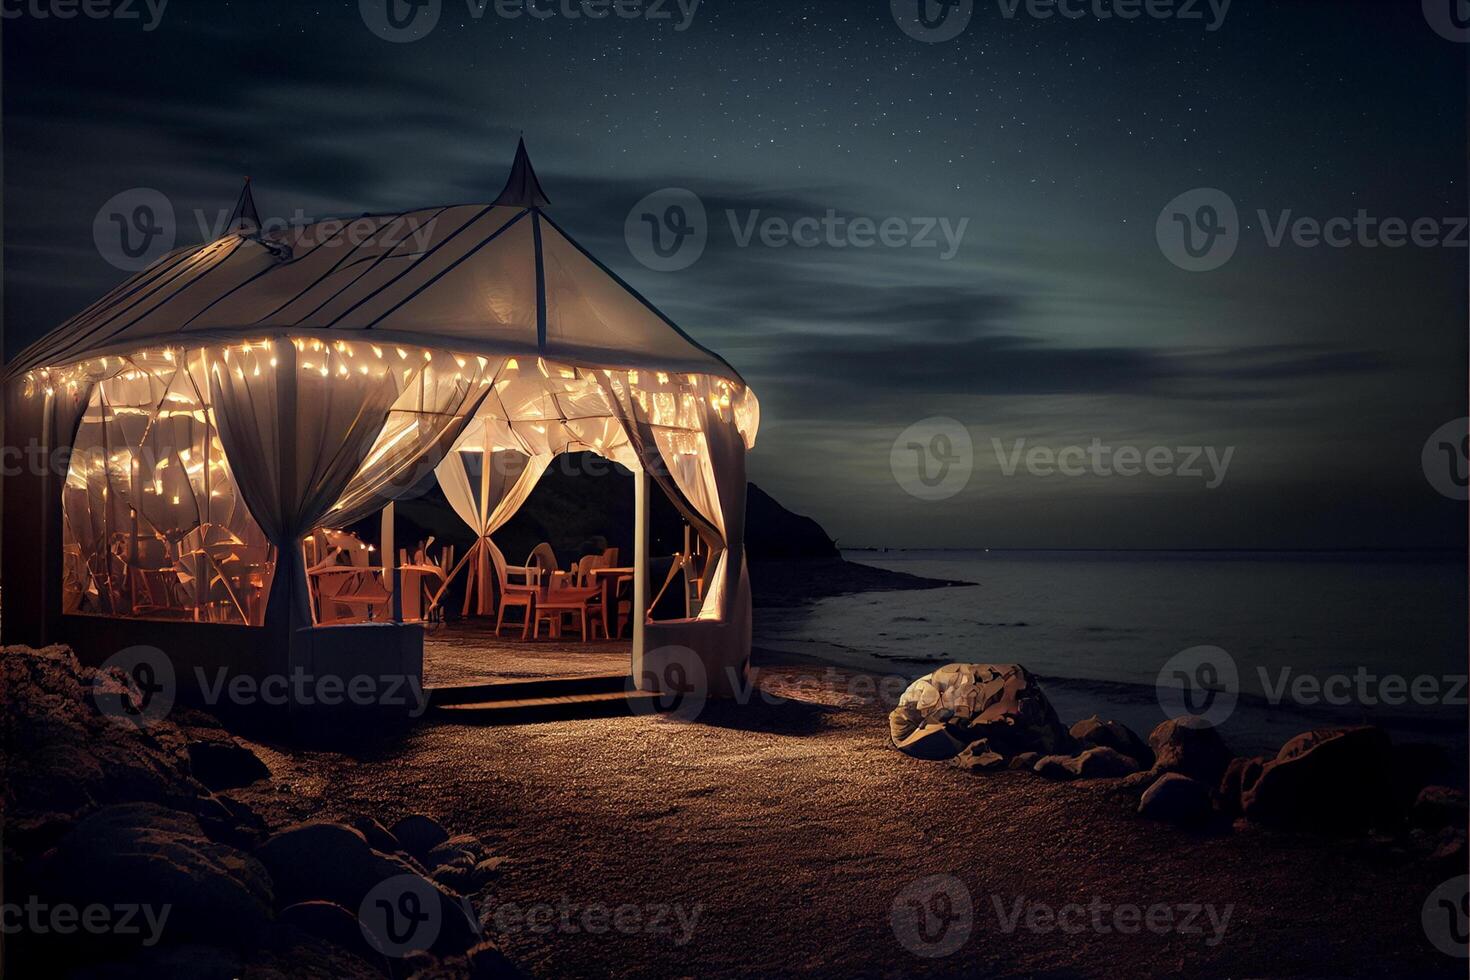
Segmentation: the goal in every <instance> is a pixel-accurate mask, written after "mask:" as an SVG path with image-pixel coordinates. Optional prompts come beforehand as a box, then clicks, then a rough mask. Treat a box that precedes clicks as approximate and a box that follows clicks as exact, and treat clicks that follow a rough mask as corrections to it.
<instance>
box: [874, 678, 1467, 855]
mask: <svg viewBox="0 0 1470 980" xmlns="http://www.w3.org/2000/svg"><path fill="white" fill-rule="evenodd" d="M888 722H889V733H890V737H891V739H892V743H893V745H894V747H895V748H897V749H898V750H899V751H901V752H903V753H905V754H907V755H910V756H914V757H915V758H919V759H929V760H936V761H940V760H948V761H949V762H950V763H951V764H952V765H954V766H957V767H958V768H961V769H964V770H966V771H969V772H977V773H980V772H991V771H998V770H1016V769H1019V770H1024V771H1031V772H1034V773H1036V774H1037V775H1039V776H1042V777H1045V778H1047V779H1053V780H1067V781H1070V780H1077V779H1106V780H1115V781H1116V786H1117V788H1118V789H1119V790H1120V791H1122V792H1125V793H1128V794H1131V795H1133V796H1136V797H1137V799H1138V813H1139V814H1140V815H1142V816H1144V817H1148V818H1152V819H1156V820H1164V821H1168V822H1171V823H1176V824H1181V825H1184V826H1191V827H1204V826H1208V825H1215V826H1217V827H1219V826H1233V824H1234V822H1237V821H1239V822H1243V823H1250V824H1257V825H1260V826H1263V827H1269V828H1274V829H1279V830H1292V831H1308V832H1322V833H1352V832H1379V833H1385V834H1391V835H1399V836H1403V837H1405V838H1406V839H1411V840H1412V841H1413V842H1414V843H1415V844H1417V845H1418V846H1419V847H1420V848H1421V850H1423V851H1424V852H1425V853H1426V854H1428V856H1429V858H1430V860H1432V861H1435V862H1439V863H1442V864H1444V865H1445V866H1446V867H1458V866H1460V865H1463V864H1464V861H1465V857H1466V846H1465V829H1466V817H1467V806H1466V795H1465V793H1464V792H1462V791H1461V790H1459V789H1456V788H1453V787H1452V786H1448V785H1444V783H1445V782H1448V781H1449V780H1450V779H1452V778H1453V776H1452V773H1451V771H1450V762H1449V757H1448V755H1447V754H1446V753H1445V752H1444V751H1443V750H1441V749H1439V748H1438V747H1436V746H1432V745H1427V744H1411V745H1394V744H1393V743H1392V741H1391V740H1390V739H1389V736H1388V735H1387V733H1385V732H1384V731H1383V730H1382V729H1380V728H1376V727H1373V726H1355V727H1347V728H1325V729H1317V730H1313V731H1308V732H1303V733H1302V734H1300V735H1298V736H1296V737H1295V738H1292V739H1290V740H1289V741H1288V742H1286V744H1285V745H1283V746H1282V747H1281V749H1280V751H1279V752H1277V753H1276V754H1275V755H1274V756H1264V755H1258V756H1251V757H1240V756H1236V755H1235V753H1234V752H1232V751H1231V750H1230V748H1229V746H1228V745H1226V743H1225V740H1224V738H1223V737H1221V735H1220V733H1219V731H1218V730H1217V729H1216V728H1215V727H1214V726H1213V725H1212V724H1211V723H1210V722H1209V721H1208V720H1207V719H1206V718H1204V717H1201V716H1199V715H1183V716H1180V717H1178V718H1174V719H1170V720H1166V721H1164V722H1161V723H1160V724H1159V725H1158V726H1157V727H1156V728H1154V730H1153V731H1152V732H1150V733H1149V736H1148V738H1147V740H1144V739H1142V738H1140V737H1139V736H1138V735H1137V734H1136V733H1134V732H1133V731H1132V730H1130V729H1129V728H1128V727H1127V726H1125V725H1123V724H1121V723H1119V722H1116V721H1111V720H1104V719H1102V718H1100V717H1098V716H1096V715H1094V716H1093V717H1091V718H1087V719H1084V720H1082V721H1079V722H1077V723H1076V724H1074V725H1072V726H1070V728H1069V727H1067V726H1065V725H1063V723H1062V722H1061V720H1060V719H1059V718H1058V716H1057V712H1056V711H1055V709H1054V708H1053V707H1052V705H1051V703H1050V702H1049V701H1048V700H1047V698H1046V695H1045V694H1044V693H1043V692H1042V689H1041V686H1040V684H1039V683H1038V682H1037V679H1036V677H1035V676H1034V675H1033V674H1031V673H1030V672H1029V671H1027V670H1026V668H1024V667H1022V666H1020V665H1019V664H950V665H948V666H945V667H941V668H940V669H939V670H936V671H934V672H933V673H930V674H926V675H924V676H923V677H920V678H918V679H917V680H915V681H914V682H913V683H912V684H911V685H910V686H909V687H908V689H907V690H906V691H905V692H904V694H903V695H902V697H900V699H899V702H898V706H897V707H895V708H894V709H893V711H892V712H890V714H889V718H888Z"/></svg>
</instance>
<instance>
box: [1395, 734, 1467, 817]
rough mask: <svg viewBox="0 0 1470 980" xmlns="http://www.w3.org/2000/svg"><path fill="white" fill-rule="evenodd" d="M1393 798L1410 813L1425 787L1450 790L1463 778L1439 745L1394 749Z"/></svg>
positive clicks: (1412, 744)
mask: <svg viewBox="0 0 1470 980" xmlns="http://www.w3.org/2000/svg"><path fill="white" fill-rule="evenodd" d="M1391 769H1392V772H1393V783H1394V795H1395V798H1396V799H1397V800H1398V802H1399V804H1400V806H1401V807H1402V808H1403V809H1404V810H1410V809H1412V808H1413V806H1414V801H1415V800H1416V799H1418V798H1419V791H1420V790H1422V789H1423V788H1424V787H1426V786H1449V785H1453V784H1454V783H1456V782H1458V781H1459V780H1461V779H1463V778H1464V773H1462V772H1459V771H1457V770H1456V768H1455V765H1454V763H1453V762H1452V761H1451V760H1450V755H1449V753H1448V752H1446V751H1445V749H1444V747H1443V746H1441V745H1434V744H1431V743H1428V742H1406V743H1404V744H1403V745H1395V746H1394V747H1393V763H1392V766H1391Z"/></svg>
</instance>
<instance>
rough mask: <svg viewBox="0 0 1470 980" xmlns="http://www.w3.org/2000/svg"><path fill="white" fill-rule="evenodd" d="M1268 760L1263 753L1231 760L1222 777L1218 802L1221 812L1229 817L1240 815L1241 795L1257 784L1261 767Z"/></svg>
mask: <svg viewBox="0 0 1470 980" xmlns="http://www.w3.org/2000/svg"><path fill="white" fill-rule="evenodd" d="M1266 761H1267V760H1266V757H1265V756H1261V755H1257V756H1252V757H1251V758H1249V759H1246V758H1240V757H1236V758H1234V759H1231V760H1230V764H1229V765H1228V766H1226V767H1225V775H1223V776H1221V777H1220V795H1219V799H1218V800H1217V801H1216V802H1217V803H1218V804H1219V807H1220V812H1221V813H1223V814H1225V815H1226V816H1227V817H1238V816H1240V814H1241V809H1240V798H1241V795H1242V794H1243V793H1244V792H1245V791H1246V790H1248V789H1250V788H1251V787H1253V786H1255V784H1256V780H1258V779H1260V778H1261V769H1262V768H1263V767H1264V766H1265V764H1266Z"/></svg>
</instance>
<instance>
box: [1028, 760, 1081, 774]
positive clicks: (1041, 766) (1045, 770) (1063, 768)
mask: <svg viewBox="0 0 1470 980" xmlns="http://www.w3.org/2000/svg"><path fill="white" fill-rule="evenodd" d="M1031 768H1032V771H1033V772H1035V773H1036V774H1037V775H1038V776H1045V777H1046V778H1047V779H1076V778H1077V760H1076V759H1075V758H1073V757H1072V756H1070V755H1044V756H1042V757H1041V758H1039V759H1037V760H1036V765H1034V766H1032V767H1031Z"/></svg>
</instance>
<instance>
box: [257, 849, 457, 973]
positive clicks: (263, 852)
mask: <svg viewBox="0 0 1470 980" xmlns="http://www.w3.org/2000/svg"><path fill="white" fill-rule="evenodd" d="M256 854H257V855H258V856H259V858H260V860H261V862H262V863H264V864H265V866H266V867H267V868H268V869H270V872H271V876H272V878H274V879H275V882H276V891H277V894H278V895H279V896H280V900H281V902H282V904H292V905H294V904H297V903H302V902H309V901H325V902H331V903H334V904H336V905H340V906H342V907H343V908H345V909H349V910H351V909H361V907H362V905H363V902H364V899H366V898H367V897H368V895H369V893H370V892H373V891H374V889H377V888H379V886H380V885H383V884H384V883H385V882H388V881H390V880H393V879H399V878H403V879H405V880H407V879H416V880H418V881H421V882H423V883H424V884H425V885H426V887H424V888H422V889H420V890H421V891H423V893H424V894H432V895H433V897H434V900H435V901H436V902H437V903H438V906H439V907H438V909H437V911H435V912H434V913H433V914H435V915H436V916H437V921H438V924H439V925H438V928H439V935H438V938H437V940H436V941H435V943H434V945H433V949H434V950H435V951H436V952H444V951H458V950H463V949H465V948H466V947H468V946H469V945H470V944H471V943H472V942H474V940H475V936H476V928H475V926H474V924H472V923H471V922H470V920H469V917H468V916H467V914H466V912H465V907H464V905H463V904H462V902H461V899H460V897H459V896H458V895H454V894H451V893H450V892H449V891H447V890H446V889H445V888H443V887H442V886H441V885H439V884H437V883H435V882H433V881H431V880H430V879H426V878H424V876H423V875H421V874H419V872H418V870H417V869H416V868H415V867H414V866H413V865H412V864H410V863H409V862H407V861H405V860H403V859H402V858H399V857H396V856H393V855H388V854H382V853H379V852H378V851H375V850H373V849H372V848H370V847H368V844H367V839H366V838H365V837H363V835H362V834H361V833H359V832H358V831H356V830H354V829H353V828H351V827H348V826H347V825H346V824H340V823H307V824H298V825H297V826H295V827H291V828H289V829H287V830H283V831H281V832H280V833H278V834H276V835H275V836H273V837H272V838H271V839H270V840H268V841H266V842H265V843H264V844H262V845H261V847H260V850H258V851H257V852H256Z"/></svg>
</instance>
